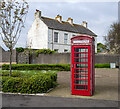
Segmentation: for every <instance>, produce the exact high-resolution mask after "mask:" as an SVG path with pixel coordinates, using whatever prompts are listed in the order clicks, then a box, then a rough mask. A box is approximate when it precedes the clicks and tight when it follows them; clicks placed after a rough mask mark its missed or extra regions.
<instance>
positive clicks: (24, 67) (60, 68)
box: [2, 63, 110, 71]
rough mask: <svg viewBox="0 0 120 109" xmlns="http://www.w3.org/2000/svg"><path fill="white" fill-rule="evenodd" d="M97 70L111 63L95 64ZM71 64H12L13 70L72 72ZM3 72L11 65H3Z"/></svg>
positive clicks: (108, 66) (107, 66)
mask: <svg viewBox="0 0 120 109" xmlns="http://www.w3.org/2000/svg"><path fill="white" fill-rule="evenodd" d="M95 68H110V64H109V63H105V64H95ZM70 69H71V66H70V64H12V70H57V71H70ZM2 70H9V65H6V64H4V65H2Z"/></svg>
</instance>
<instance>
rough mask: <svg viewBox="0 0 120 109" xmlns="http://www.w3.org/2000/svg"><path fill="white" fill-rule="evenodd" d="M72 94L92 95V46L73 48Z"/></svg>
mask: <svg viewBox="0 0 120 109" xmlns="http://www.w3.org/2000/svg"><path fill="white" fill-rule="evenodd" d="M71 67H72V94H73V95H90V46H82V45H81V46H77V45H76V46H72V65H71Z"/></svg>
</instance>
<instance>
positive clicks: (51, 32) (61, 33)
mask: <svg viewBox="0 0 120 109" xmlns="http://www.w3.org/2000/svg"><path fill="white" fill-rule="evenodd" d="M54 32H58V43H54ZM65 33H66V34H68V40H67V44H64V34H65ZM73 35H79V34H77V33H72V32H66V31H60V30H52V29H48V39H49V40H48V48H50V49H52V50H54V49H58V50H59V51H58V52H64V49H66V50H68V52H71V40H70V39H71V38H72V37H73Z"/></svg>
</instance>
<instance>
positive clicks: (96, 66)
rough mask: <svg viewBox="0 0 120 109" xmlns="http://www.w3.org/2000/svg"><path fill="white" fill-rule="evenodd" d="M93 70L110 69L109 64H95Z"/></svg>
mask: <svg viewBox="0 0 120 109" xmlns="http://www.w3.org/2000/svg"><path fill="white" fill-rule="evenodd" d="M95 68H110V64H109V63H105V64H95Z"/></svg>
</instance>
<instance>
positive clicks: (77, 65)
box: [76, 64, 88, 68]
mask: <svg viewBox="0 0 120 109" xmlns="http://www.w3.org/2000/svg"><path fill="white" fill-rule="evenodd" d="M87 67H88V64H76V68H87Z"/></svg>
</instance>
